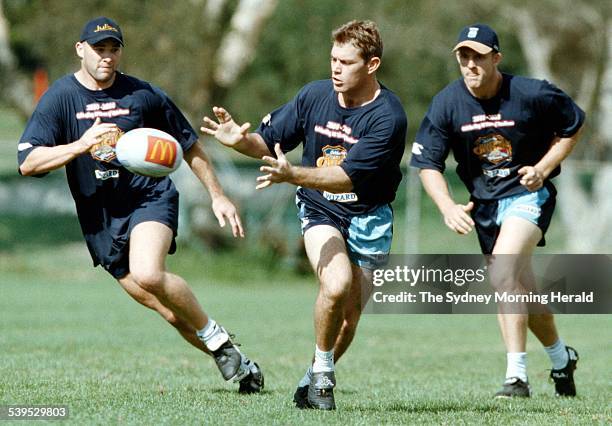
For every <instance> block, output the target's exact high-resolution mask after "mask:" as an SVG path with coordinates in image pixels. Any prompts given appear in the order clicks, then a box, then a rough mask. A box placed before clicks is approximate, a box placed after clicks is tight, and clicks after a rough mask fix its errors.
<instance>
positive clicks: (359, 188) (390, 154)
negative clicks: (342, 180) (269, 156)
mask: <svg viewBox="0 0 612 426" xmlns="http://www.w3.org/2000/svg"><path fill="white" fill-rule="evenodd" d="M407 125H408V120H407V118H406V113H405V112H404V109H403V107H402V105H401V103H400V101H399V99H398V98H397V96H395V94H393V92H391V91H390V90H389V89H387V88H386V87H384V86H382V85H381V91H380V94H379V95H378V97H377V98H376V99H375V100H374V101H372V102H371V103H369V104H367V105H364V106H361V107H357V108H343V107H342V106H340V103H339V102H338V94H337V93H336V92H335V91H334V88H333V84H332V81H331V80H321V81H315V82H312V83H309V84H307V85H306V86H304V87H303V88H302V89H301V90H300V92H299V93H298V94H297V96H296V97H295V98H294V99H293V100H292V101H291V102H289V103H287V104H285V105H283V106H282V107H280V108H278V109H276V110H275V111H273V112H272V113H270V114H269V115H268V116H266V117H265V118H264V119H263V121H262V123H261V125H260V126H259V128H258V129H257V133H259V134H260V135H261V136H262V137H263V139H264V141H265V142H266V144H267V146H268V149H269V150H270V152H271V153H273V152H274V145H275V144H276V143H279V144H280V146H281V148H282V150H283V152H288V151H291V150H292V149H294V148H296V147H297V146H298V145H299V144H300V143H303V154H302V166H304V167H329V166H336V165H340V167H342V168H343V169H344V171H345V172H346V174H347V175H348V176H349V178H350V179H351V182H352V183H353V192H351V193H343V194H333V193H329V192H327V191H319V190H316V189H310V188H298V196H299V197H300V198H301V199H303V200H304V201H306V202H308V203H311V204H313V205H314V206H316V207H319V208H321V209H330V210H331V211H332V212H334V213H335V214H339V215H359V214H363V213H367V212H369V211H372V210H373V209H375V208H376V207H378V206H380V205H383V204H387V203H390V202H392V201H393V200H394V199H395V192H396V191H397V187H398V185H399V183H400V181H401V180H402V173H401V171H400V162H401V159H402V155H403V153H404V147H405V143H406V128H407Z"/></svg>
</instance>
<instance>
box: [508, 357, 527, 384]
mask: <svg viewBox="0 0 612 426" xmlns="http://www.w3.org/2000/svg"><path fill="white" fill-rule="evenodd" d="M506 359H507V361H508V366H507V368H506V379H509V378H511V377H518V378H519V379H521V380H522V381H524V382H525V383H527V352H508V353H507V354H506Z"/></svg>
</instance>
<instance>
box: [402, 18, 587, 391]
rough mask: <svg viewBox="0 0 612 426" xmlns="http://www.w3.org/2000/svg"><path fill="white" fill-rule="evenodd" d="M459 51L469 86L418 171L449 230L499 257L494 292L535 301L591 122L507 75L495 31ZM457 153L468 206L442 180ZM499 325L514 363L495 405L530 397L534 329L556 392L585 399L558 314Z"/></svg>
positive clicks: (444, 114) (464, 41)
mask: <svg viewBox="0 0 612 426" xmlns="http://www.w3.org/2000/svg"><path fill="white" fill-rule="evenodd" d="M453 52H454V53H455V56H456V59H457V62H458V63H459V69H460V71H461V74H462V77H463V78H461V79H458V80H456V81H454V82H453V83H451V84H449V85H448V86H447V87H446V88H444V89H443V90H442V91H441V92H440V93H438V94H437V95H436V96H435V97H434V99H433V101H432V103H431V105H430V107H429V110H428V111H427V114H426V116H425V118H424V119H423V121H422V123H421V126H420V128H419V131H418V133H417V136H416V141H415V143H414V145H413V149H412V153H413V155H412V159H411V163H410V164H411V166H413V167H417V168H419V169H420V177H421V181H422V183H423V186H424V187H425V190H426V191H427V193H428V194H429V195H430V196H431V198H432V199H433V200H434V202H435V203H436V205H437V206H438V209H439V210H440V212H441V214H442V216H443V217H444V222H445V224H446V225H447V226H448V227H449V228H450V229H452V230H453V231H455V232H457V233H458V234H467V233H469V232H470V231H471V230H472V228H473V227H475V228H476V232H477V234H478V239H479V242H480V246H481V250H482V252H483V253H484V254H487V255H491V254H492V255H493V256H489V257H488V260H489V262H490V267H489V273H490V276H491V282H492V284H493V286H494V287H495V290H496V291H498V292H501V291H508V292H510V293H514V294H525V293H529V292H531V291H535V286H534V277H533V271H532V267H531V253H532V252H533V250H534V249H535V247H536V246H537V245H539V246H542V245H544V234H545V233H546V230H547V228H548V225H549V224H550V220H551V217H552V213H553V210H554V207H555V196H556V190H555V187H554V185H553V184H552V182H551V181H550V179H551V178H553V177H555V176H556V175H558V174H559V172H560V169H559V165H560V164H561V162H562V161H563V159H565V158H566V157H567V156H568V155H569V154H570V152H571V151H572V149H573V147H574V145H575V144H576V143H577V141H578V137H579V134H580V129H581V127H582V125H583V122H584V116H585V115H584V112H583V111H582V110H581V109H580V108H579V107H578V106H577V105H576V104H575V103H574V102H573V101H572V99H571V98H570V97H569V96H568V95H566V94H565V93H564V92H562V91H561V90H559V89H558V88H557V87H555V86H553V85H552V84H550V83H548V82H547V81H544V80H536V79H531V78H525V77H518V76H512V75H509V74H505V73H501V72H500V71H499V70H498V68H497V67H498V65H499V63H500V62H501V59H502V54H501V51H500V46H499V40H498V37H497V34H496V33H495V31H494V30H493V29H492V28H491V27H489V26H488V25H484V24H474V25H469V26H467V27H465V28H463V29H462V30H461V32H460V33H459V38H458V40H457V43H456V45H455V47H454V48H453ZM451 150H452V151H453V155H454V157H455V160H456V161H457V173H458V175H459V177H460V178H461V180H462V181H463V182H464V184H465V185H466V187H467V189H468V190H469V192H470V194H471V198H470V201H469V202H468V203H467V204H458V203H456V202H455V201H454V200H453V198H452V197H451V195H450V193H449V190H448V185H447V182H446V180H445V178H444V176H443V173H444V169H445V160H446V158H447V156H448V154H449V152H450V151H451ZM500 255H501V256H500ZM504 255H506V256H504ZM498 320H499V325H500V328H501V331H502V336H503V338H504V342H505V345H506V349H507V352H508V353H507V361H508V364H507V370H506V380H505V382H504V386H503V388H502V390H500V391H499V392H497V394H496V397H515V396H518V397H529V396H530V395H531V391H530V387H529V382H528V379H527V353H526V352H525V346H526V338H527V328H529V329H530V330H531V331H532V332H533V333H534V334H535V335H536V337H537V338H538V339H539V340H540V342H541V343H542V344H543V345H544V346H545V350H546V352H547V353H548V355H549V356H550V359H551V361H552V370H551V378H552V379H553V381H554V382H555V390H556V394H557V395H558V396H575V395H576V388H575V385H574V376H573V375H574V370H575V369H576V363H577V361H578V354H577V353H576V351H575V350H574V349H573V348H571V347H569V346H565V344H564V343H563V341H562V340H561V339H560V338H559V335H558V333H557V329H556V326H555V323H554V318H553V316H552V314H551V313H550V312H548V311H542V310H540V311H539V312H534V311H533V310H529V309H527V306H520V307H519V308H516V307H515V308H514V309H512V310H508V307H507V306H504V305H500V306H499V314H498Z"/></svg>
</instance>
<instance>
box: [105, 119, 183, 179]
mask: <svg viewBox="0 0 612 426" xmlns="http://www.w3.org/2000/svg"><path fill="white" fill-rule="evenodd" d="M115 152H116V154H117V160H119V162H120V163H121V165H122V166H123V167H125V168H126V169H128V170H129V171H131V172H132V173H136V174H139V175H143V176H149V177H164V176H166V175H168V174H170V173H172V172H173V171H175V170H176V169H178V168H179V166H180V165H181V163H182V162H183V149H182V148H181V145H180V144H179V143H178V141H177V140H176V139H175V138H174V137H173V136H172V135H169V134H168V133H166V132H162V131H161V130H157V129H150V128H147V127H143V128H140V129H134V130H130V131H129V132H126V133H125V134H124V135H123V136H121V137H120V138H119V140H118V141H117V145H116V146H115Z"/></svg>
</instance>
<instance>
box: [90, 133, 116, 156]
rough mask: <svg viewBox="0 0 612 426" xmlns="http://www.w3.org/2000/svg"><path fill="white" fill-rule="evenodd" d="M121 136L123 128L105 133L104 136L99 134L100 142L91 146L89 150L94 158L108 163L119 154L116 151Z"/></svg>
mask: <svg viewBox="0 0 612 426" xmlns="http://www.w3.org/2000/svg"><path fill="white" fill-rule="evenodd" d="M121 136H123V132H122V131H121V130H119V131H118V132H109V133H105V134H103V135H102V136H99V137H98V143H97V144H95V145H93V146H92V147H91V148H89V152H90V153H91V156H92V157H93V159H94V160H98V161H104V162H106V163H108V162H110V161H112V160H114V159H115V158H117V154H116V153H115V145H117V141H118V140H119V138H120V137H121Z"/></svg>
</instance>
